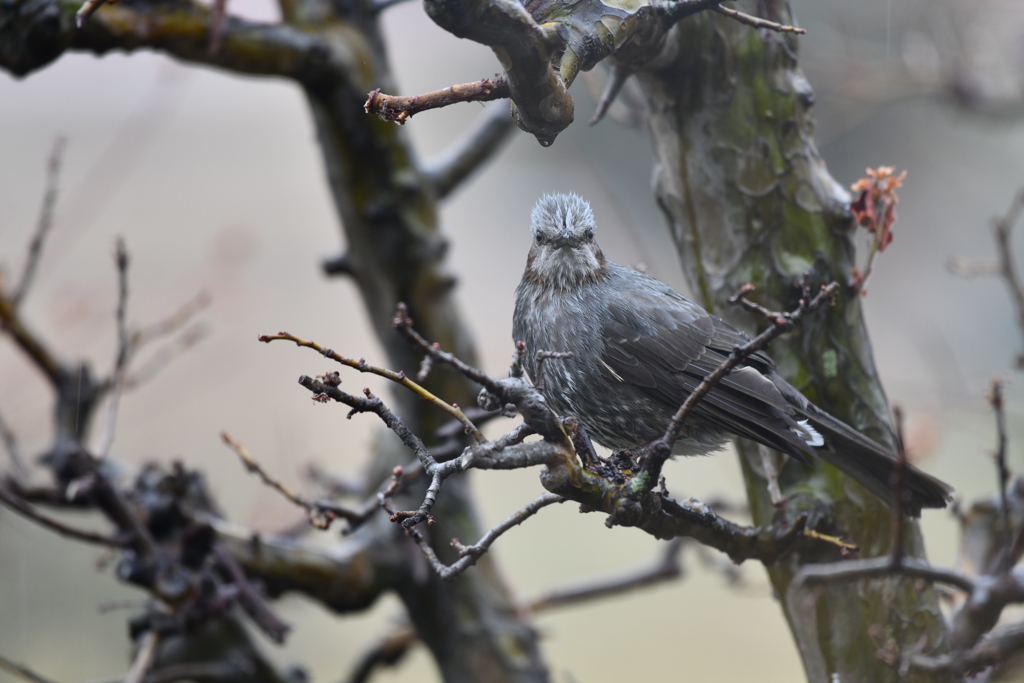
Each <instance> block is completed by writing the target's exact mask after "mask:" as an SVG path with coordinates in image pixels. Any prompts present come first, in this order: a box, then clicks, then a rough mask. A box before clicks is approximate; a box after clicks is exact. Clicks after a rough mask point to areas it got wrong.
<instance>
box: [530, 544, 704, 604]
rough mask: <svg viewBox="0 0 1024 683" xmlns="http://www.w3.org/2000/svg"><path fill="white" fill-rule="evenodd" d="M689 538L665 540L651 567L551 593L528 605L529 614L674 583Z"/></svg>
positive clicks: (679, 574) (681, 567)
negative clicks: (666, 582)
mask: <svg viewBox="0 0 1024 683" xmlns="http://www.w3.org/2000/svg"><path fill="white" fill-rule="evenodd" d="M688 541H691V539H688V538H684V537H682V536H679V537H676V538H673V539H672V540H670V541H668V542H667V543H666V545H665V547H664V550H663V551H662V553H661V556H660V557H659V558H658V559H657V560H656V561H655V562H654V564H653V565H651V566H650V567H645V568H643V569H640V570H635V571H632V572H630V573H628V574H626V575H625V576H621V577H618V578H614V579H606V580H604V581H598V582H596V583H593V584H591V585H589V586H576V587H572V588H563V589H559V590H554V591H551V592H550V593H548V594H547V595H545V596H544V597H541V598H538V599H536V600H534V601H533V602H531V603H530V611H531V612H543V611H546V610H549V609H555V608H558V607H565V606H567V605H575V604H578V603H580V602H586V601H589V600H597V599H600V598H606V597H609V596H613V595H620V594H622V593H626V592H629V591H632V590H636V589H637V588H646V587H648V586H652V585H654V584H658V583H662V582H665V581H673V580H675V579H678V578H679V577H681V576H682V575H683V565H682V562H681V555H682V551H683V547H684V546H685V545H686V543H687V542H688Z"/></svg>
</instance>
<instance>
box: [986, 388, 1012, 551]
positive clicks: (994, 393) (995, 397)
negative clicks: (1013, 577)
mask: <svg viewBox="0 0 1024 683" xmlns="http://www.w3.org/2000/svg"><path fill="white" fill-rule="evenodd" d="M989 403H990V404H991V405H992V412H994V413H995V416H996V454H995V455H996V457H995V461H996V473H997V475H998V477H999V511H1000V513H1001V515H1002V522H1003V523H1002V529H1001V530H1000V531H1001V533H1000V535H1001V536H1002V539H1003V543H1002V546H1003V547H1002V551H1001V553H1000V555H1001V556H1002V561H1001V564H1002V567H1001V568H1002V569H1003V570H1004V571H1005V570H1008V569H1009V568H1010V566H1012V562H1013V555H1014V553H1013V545H1014V543H1013V540H1012V539H1013V536H1014V533H1013V528H1012V526H1011V523H1010V505H1009V502H1008V501H1007V498H1006V488H1007V486H1008V485H1009V483H1010V470H1009V468H1008V467H1007V466H1006V416H1005V414H1004V411H1003V383H1002V381H1001V380H999V379H993V380H992V390H991V393H990V394H989Z"/></svg>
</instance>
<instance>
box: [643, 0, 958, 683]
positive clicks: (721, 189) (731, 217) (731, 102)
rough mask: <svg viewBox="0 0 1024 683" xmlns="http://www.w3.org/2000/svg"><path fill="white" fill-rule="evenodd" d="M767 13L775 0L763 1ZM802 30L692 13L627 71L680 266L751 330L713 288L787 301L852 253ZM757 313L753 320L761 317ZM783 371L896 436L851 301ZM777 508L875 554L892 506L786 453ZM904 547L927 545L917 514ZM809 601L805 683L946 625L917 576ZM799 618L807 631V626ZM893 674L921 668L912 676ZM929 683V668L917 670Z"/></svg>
mask: <svg viewBox="0 0 1024 683" xmlns="http://www.w3.org/2000/svg"><path fill="white" fill-rule="evenodd" d="M761 8H762V10H767V13H768V16H772V17H773V18H778V17H780V16H782V17H784V16H785V15H787V14H788V7H787V5H786V3H784V2H774V3H772V2H768V3H761ZM797 45H798V40H797V39H795V38H793V37H792V36H787V35H779V34H773V33H767V32H759V31H755V30H752V29H750V28H748V27H745V26H741V25H739V24H737V23H735V22H732V21H730V20H728V19H727V18H725V17H722V16H720V15H716V14H711V13H704V14H701V15H697V16H695V17H693V18H691V19H690V20H689V21H686V22H683V23H680V24H679V25H677V27H676V28H675V30H674V32H673V34H671V35H670V37H669V42H668V44H667V46H666V48H665V50H664V51H663V54H662V55H661V56H660V57H659V58H658V59H657V60H655V61H654V62H652V63H651V64H649V65H648V66H647V67H646V68H645V69H643V70H642V71H640V72H639V73H638V77H639V80H640V84H641V89H642V91H643V93H644V95H645V98H646V102H647V106H648V115H649V125H650V131H651V135H652V139H653V147H654V154H655V163H656V171H655V185H656V187H655V192H656V195H657V198H658V201H659V203H660V205H661V207H662V209H663V211H664V214H665V216H666V218H667V219H668V225H669V229H670V231H671V234H672V238H673V239H674V241H675V244H676V247H677V249H678V252H679V256H680V259H681V261H682V264H683V269H684V271H685V272H686V274H687V277H688V278H689V281H690V283H691V286H692V288H693V291H694V292H696V294H697V295H698V297H699V298H700V299H701V300H702V303H703V304H704V305H705V306H706V307H707V308H708V309H709V310H712V311H715V312H716V313H717V314H718V315H721V316H722V317H725V318H727V319H729V320H730V321H731V322H733V323H735V324H737V325H739V326H741V327H743V328H745V329H747V330H748V331H751V332H753V331H755V328H756V326H757V324H758V321H755V320H754V319H753V318H751V317H749V316H748V315H747V314H745V313H743V312H742V311H739V310H737V309H736V308H729V307H727V306H725V300H726V299H727V298H728V297H729V296H731V295H733V294H735V292H736V291H737V290H738V289H739V287H740V286H741V285H742V284H744V283H747V282H751V283H753V284H754V285H755V286H757V288H758V295H757V296H758V297H759V300H760V302H761V303H763V304H765V305H766V306H768V307H769V308H772V309H774V310H789V309H791V308H793V307H794V305H795V304H796V302H797V300H798V299H799V298H800V296H801V286H800V284H801V280H802V278H804V277H805V276H807V277H808V278H809V281H810V283H811V284H812V286H814V287H817V286H818V285H819V284H825V283H827V282H830V281H831V280H838V281H840V282H846V281H847V279H848V276H849V273H850V267H851V266H852V264H853V255H854V248H853V244H852V241H851V239H850V229H851V221H850V217H849V213H848V210H847V205H848V203H849V196H848V194H847V193H846V191H845V190H844V189H843V188H842V187H841V186H840V185H839V184H838V183H837V182H836V180H835V179H833V178H832V176H831V175H830V174H829V173H828V170H827V168H826V166H825V163H824V161H823V160H822V158H821V156H820V155H819V153H818V150H817V148H816V146H815V143H814V137H813V132H814V123H813V118H812V116H811V106H812V104H813V102H814V94H813V91H812V90H811V87H810V85H809V84H808V82H807V80H806V79H805V78H804V76H803V74H802V72H801V71H800V68H799V65H798V62H797ZM761 324H762V325H763V324H764V323H763V322H761ZM771 353H772V356H773V357H774V358H775V359H776V361H777V362H778V364H779V367H780V370H781V372H782V374H783V375H785V376H786V377H787V378H788V379H789V380H790V381H791V382H793V383H794V384H795V385H796V386H797V387H798V388H799V389H800V390H801V391H803V392H804V393H805V394H806V395H807V396H808V397H809V398H810V399H811V400H812V401H814V402H815V403H817V404H818V405H819V406H821V407H822V408H824V409H825V410H827V411H829V412H831V413H832V414H834V415H836V416H838V417H840V418H841V419H843V420H844V421H846V422H847V423H849V424H850V425H852V426H854V427H855V428H857V429H859V430H862V431H863V432H864V433H865V434H867V435H869V436H871V437H872V438H874V439H876V440H878V441H880V442H882V443H887V444H889V445H890V446H891V445H893V443H894V442H893V433H892V429H891V426H890V422H889V418H888V405H887V402H886V398H885V393H884V391H883V389H882V386H881V383H880V380H879V377H878V373H877V371H876V369H875V366H874V362H873V359H872V354H871V344H870V340H869V337H868V334H867V329H866V327H865V324H864V320H863V314H862V309H861V301H860V298H859V297H858V296H856V295H852V296H851V295H847V296H841V297H840V300H839V302H838V303H837V305H836V306H835V307H834V308H832V309H831V310H828V311H823V312H822V313H820V314H819V315H817V316H814V317H812V318H810V319H808V320H807V321H806V322H805V324H804V325H802V326H800V328H799V329H798V330H797V331H795V332H794V333H792V334H791V335H789V336H788V337H787V338H783V339H781V340H779V341H777V342H776V343H775V344H773V346H772V349H771ZM738 451H739V454H740V462H741V465H742V469H743V474H744V477H745V478H746V482H747V493H748V497H749V500H750V505H751V510H752V514H753V517H754V523H755V524H768V523H770V522H771V521H772V519H773V518H774V516H775V515H776V508H775V506H773V505H772V503H771V500H770V497H769V494H768V491H767V486H766V480H765V476H764V472H763V468H762V466H761V454H760V452H759V450H758V447H757V445H756V444H754V443H752V442H749V441H742V440H741V441H740V442H739V443H738ZM779 479H780V486H781V488H782V491H783V493H784V494H785V496H786V498H787V504H786V507H785V514H787V515H795V514H798V513H800V512H807V513H809V514H810V515H811V524H812V525H813V526H816V527H817V528H819V529H822V530H828V531H830V532H833V533H840V534H842V535H844V536H846V537H848V538H850V539H851V540H853V541H854V542H856V543H857V544H858V545H860V546H861V548H862V554H863V556H865V557H871V556H877V555H881V554H884V553H885V552H887V551H888V550H889V547H890V543H891V539H892V528H893V522H892V515H891V513H890V511H889V510H888V509H887V508H886V507H885V506H884V505H883V504H882V503H880V502H879V501H878V500H876V499H875V498H874V497H873V496H871V495H870V494H869V493H868V492H867V491H865V490H864V489H863V488H861V487H860V486H858V485H857V484H855V483H854V482H852V481H850V480H849V479H847V478H846V477H844V476H843V475H841V474H840V473H839V472H838V471H837V470H835V468H833V467H831V466H829V465H827V464H825V463H822V462H818V463H815V466H814V467H813V469H812V468H807V467H805V466H803V465H801V464H800V463H797V462H795V461H789V462H787V463H786V464H785V465H784V467H783V468H782V470H781V472H780V476H779ZM908 526H909V532H910V533H909V534H908V551H909V552H910V554H912V555H914V556H918V557H920V556H923V545H922V542H921V537H920V533H919V530H918V528H917V524H916V523H908ZM835 559H838V557H837V556H836V555H835V554H833V553H832V551H827V550H826V551H824V552H822V553H813V554H812V553H809V552H807V551H804V552H802V553H794V554H793V555H792V556H791V557H789V558H787V559H786V560H784V561H782V562H779V563H776V564H775V565H773V566H771V567H769V568H768V574H769V577H770V579H771V582H772V585H773V586H774V588H775V591H776V593H777V594H778V595H785V591H786V588H787V586H788V585H789V581H790V580H791V579H792V577H793V575H794V573H795V572H796V571H797V570H798V569H799V567H800V566H801V565H802V564H804V563H808V562H820V561H828V560H835ZM808 604H810V605H812V606H811V607H810V609H812V610H813V612H814V614H807V613H804V614H792V613H789V612H788V611H787V613H786V618H787V620H788V621H789V622H790V625H791V627H793V629H794V635H795V637H796V640H797V645H798V646H799V648H800V652H801V656H802V659H803V663H804V666H805V669H806V671H807V673H808V678H809V680H812V681H819V680H841V681H868V680H870V681H895V680H897V676H898V674H897V671H896V670H895V669H894V668H893V667H892V666H890V665H889V664H886V663H885V662H883V661H881V660H880V659H879V658H878V657H877V656H876V654H877V652H878V651H879V649H880V648H881V647H883V646H887V645H888V644H889V643H888V642H886V641H889V640H891V641H892V643H895V644H896V645H897V646H900V647H916V646H919V645H920V644H921V643H924V644H925V645H924V649H925V650H928V651H930V652H941V651H943V649H944V648H945V647H946V643H945V636H946V628H945V622H944V620H943V617H942V614H941V612H940V610H939V607H938V603H937V599H936V596H935V594H934V593H933V591H932V590H931V589H930V588H925V589H924V590H920V589H919V588H918V587H916V586H915V583H914V582H913V581H908V580H902V579H886V580H882V581H873V582H864V583H858V584H851V585H844V586H840V585H836V586H830V587H829V589H828V591H826V592H824V593H822V594H820V595H819V596H817V599H816V602H813V603H808ZM808 625H809V626H810V628H808ZM903 680H925V679H923V678H920V677H919V676H917V677H915V675H914V674H913V673H911V674H909V675H908V676H907V677H905V678H904V679H903ZM928 680H932V679H928Z"/></svg>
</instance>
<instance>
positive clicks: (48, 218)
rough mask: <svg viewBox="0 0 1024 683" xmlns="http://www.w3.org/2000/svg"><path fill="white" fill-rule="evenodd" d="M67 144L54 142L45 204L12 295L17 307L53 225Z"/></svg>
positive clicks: (30, 280) (58, 141)
mask: <svg viewBox="0 0 1024 683" xmlns="http://www.w3.org/2000/svg"><path fill="white" fill-rule="evenodd" d="M66 146H67V138H65V137H63V136H61V137H58V138H57V140H56V141H55V142H54V143H53V151H52V152H50V160H49V162H48V163H47V165H46V189H45V190H44V191H43V205H42V207H41V208H40V209H39V219H38V220H37V221H36V229H35V232H34V233H32V240H31V241H30V242H29V247H28V256H27V257H26V258H25V267H24V268H23V269H22V271H21V278H20V279H19V280H18V284H17V286H16V287H15V288H14V293H13V294H12V295H11V305H12V306H13V307H14V308H15V309H17V308H18V306H20V305H21V302H22V301H23V300H24V299H25V295H26V294H28V290H29V288H30V287H31V286H32V278H33V277H34V276H35V274H36V268H37V266H38V265H39V257H40V256H42V253H43V243H44V242H45V240H46V236H47V234H48V233H49V232H50V228H51V227H53V210H54V208H55V207H56V206H57V189H58V181H59V180H60V168H61V161H62V159H63V157H64V148H65V147H66Z"/></svg>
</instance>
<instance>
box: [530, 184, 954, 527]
mask: <svg viewBox="0 0 1024 683" xmlns="http://www.w3.org/2000/svg"><path fill="white" fill-rule="evenodd" d="M531 223H532V226H531V231H532V234H533V246H532V248H531V249H530V255H529V257H528V258H527V261H526V270H525V272H524V273H523V279H522V281H521V282H520V283H519V287H518V288H517V289H516V307H515V315H514V317H513V321H512V335H513V338H514V339H515V340H517V341H518V340H522V341H524V342H526V348H527V351H528V352H527V354H526V358H525V367H526V371H527V373H529V375H530V377H531V379H534V380H535V381H536V379H537V360H536V352H537V351H553V352H572V354H573V355H572V356H571V357H569V358H565V359H559V360H548V361H546V362H545V363H544V369H543V373H544V377H543V393H544V397H545V399H546V400H547V402H548V404H549V405H550V406H551V408H552V409H553V410H555V411H556V412H557V413H558V414H559V415H563V416H572V417H575V418H576V419H578V420H579V421H580V422H581V423H582V424H583V425H584V427H585V428H586V430H587V432H588V433H589V434H590V435H591V436H592V437H593V438H594V439H595V440H596V441H597V442H598V443H601V444H602V445H604V446H607V447H608V448H611V449H635V448H638V447H642V446H644V445H646V444H650V443H651V442H652V441H654V440H655V439H658V438H659V437H661V435H662V434H664V432H665V429H666V427H667V426H668V424H669V421H670V420H671V418H672V415H673V413H675V411H676V410H677V409H678V408H679V406H680V405H682V403H683V401H685V400H686V397H687V396H689V394H690V393H691V392H693V390H694V389H695V388H696V387H697V385H698V384H700V382H701V381H702V380H703V379H704V377H705V376H707V375H708V374H709V373H711V372H712V371H714V369H715V368H716V367H717V366H718V365H719V364H720V363H721V362H722V361H723V360H725V358H726V357H727V356H728V355H729V353H730V352H731V351H732V349H733V347H734V346H736V345H740V344H744V343H746V342H747V341H749V338H748V337H747V335H746V334H744V333H743V332H741V331H740V330H737V329H736V328H734V327H732V326H731V325H729V324H728V323H726V322H724V321H723V320H720V319H719V318H716V317H715V316H713V315H711V314H709V313H708V312H707V311H705V310H704V309H703V308H701V307H700V306H698V305H697V304H695V303H694V302H692V301H690V300H689V299H687V298H686V297H684V296H683V295H681V294H680V293H679V292H677V291H675V290H674V289H672V288H671V287H669V286H668V285H666V284H664V283H662V282H659V281H658V280H655V279H654V278H651V277H648V276H647V275H644V274H643V273H639V272H637V271H635V270H633V269H631V268H625V267H623V266H620V265H618V264H616V263H613V262H611V261H609V260H608V259H606V258H605V257H604V254H602V253H601V249H600V248H599V247H598V246H597V242H596V241H595V240H594V231H595V229H596V224H595V222H594V215H593V213H592V212H591V210H590V205H589V204H587V202H585V201H584V200H583V199H581V198H580V197H578V196H576V195H575V194H568V195H565V194H557V195H548V196H545V197H544V198H542V199H541V200H540V201H539V202H537V206H536V207H534V209H533V213H532V215H531ZM732 436H743V437H746V438H749V439H753V440H754V441H757V442H758V443H761V444H764V445H765V446H768V447H770V448H773V449H775V450H778V451H781V452H782V453H785V454H787V455H789V456H791V457H793V458H796V459H797V460H800V461H802V462H804V463H807V462H808V459H807V458H806V457H805V454H806V455H810V456H813V457H820V458H821V459H823V460H825V461H826V462H829V463H831V464H833V465H835V466H836V467H837V468H839V470H841V471H842V472H844V473H846V474H847V475H849V476H850V477H852V478H853V479H855V480H856V481H858V482H859V483H860V484H862V485H863V486H864V487H866V488H867V489H868V490H869V491H871V492H872V493H873V494H874V495H876V496H878V498H880V499H881V500H882V501H884V502H886V503H887V504H888V505H890V506H892V505H893V503H894V495H893V492H892V488H891V485H890V477H891V474H892V471H893V464H894V462H895V461H896V455H895V454H894V453H892V452H890V450H889V449H887V448H885V447H884V446H882V445H880V444H878V443H876V442H875V441H872V440H871V439H869V438H867V437H865V436H864V435H862V434H860V433H859V432H857V431H856V430H854V429H852V428H851V427H849V426H848V425H846V424H844V423H843V422H841V421H839V420H837V419H836V418H834V417H832V416H831V415H829V414H828V413H826V412H824V411H822V410H821V409H820V408H818V407H817V406H815V405H814V404H812V403H811V402H810V401H808V400H807V399H806V398H804V396H803V395H802V394H801V393H800V392H799V391H797V390H796V389H795V388H794V387H793V386H792V385H790V384H789V383H788V382H786V380H784V379H782V377H780V376H779V375H778V374H777V373H776V371H775V364H774V363H773V362H772V360H771V359H770V358H769V357H768V356H767V355H765V354H764V353H762V352H758V353H755V354H753V355H751V356H750V357H749V358H748V359H747V360H746V361H745V362H744V363H743V364H741V365H740V366H737V367H736V368H735V369H733V370H732V372H730V373H729V374H728V375H726V376H725V378H724V379H723V380H722V381H721V382H720V383H718V384H717V385H716V386H715V387H714V388H713V389H712V390H711V392H710V393H709V394H708V395H707V396H705V397H704V399H703V400H702V401H700V402H699V403H698V404H697V406H696V407H695V409H694V410H693V412H691V413H690V415H689V417H688V418H687V420H686V423H685V424H684V426H683V431H682V434H681V436H680V439H679V440H678V441H677V442H676V444H675V447H674V448H673V454H674V455H702V454H706V453H709V452H711V451H715V450H718V449H719V448H721V447H722V446H723V445H724V444H725V442H726V441H727V440H728V439H729V438H731V437H732ZM905 486H906V489H905V490H906V491H907V492H908V493H909V501H908V504H909V508H910V512H912V513H913V514H915V515H916V514H918V513H919V512H920V509H921V508H922V507H939V508H941V507H945V506H946V502H947V501H948V500H949V499H950V496H951V494H952V489H951V488H950V487H949V486H947V485H946V484H944V483H943V482H941V481H939V480H938V479H936V478H934V477H931V476H929V475H927V474H925V473H924V472H921V471H920V470H918V469H917V468H915V467H912V466H911V467H908V468H907V471H906V476H905Z"/></svg>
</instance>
